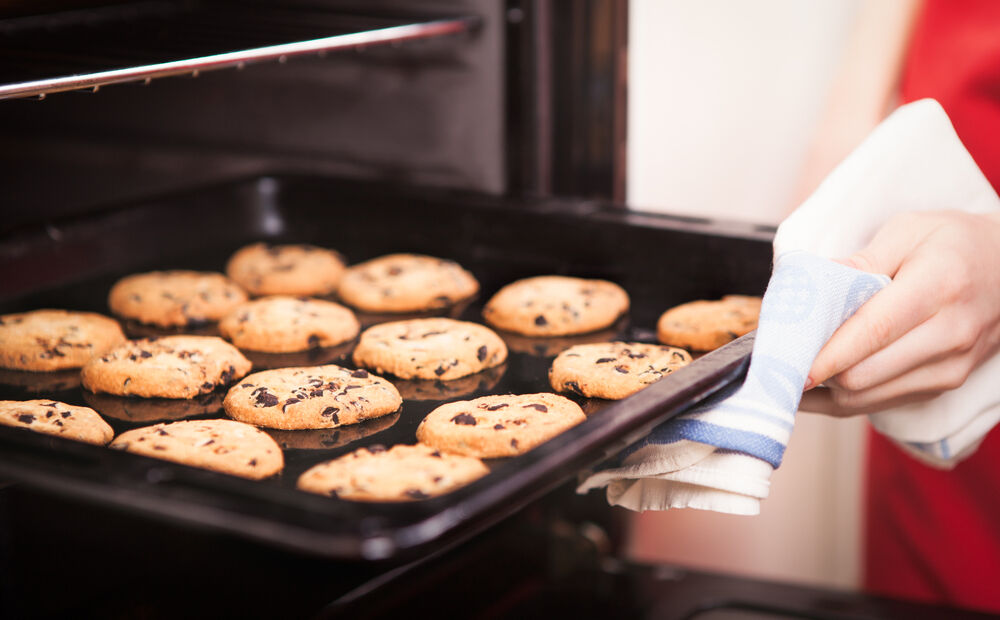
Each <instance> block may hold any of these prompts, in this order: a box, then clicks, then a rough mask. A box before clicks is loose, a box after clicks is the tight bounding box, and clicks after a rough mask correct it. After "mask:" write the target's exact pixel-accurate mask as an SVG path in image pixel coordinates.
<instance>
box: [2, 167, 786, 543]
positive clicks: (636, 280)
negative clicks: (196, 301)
mask: <svg viewBox="0 0 1000 620" xmlns="http://www.w3.org/2000/svg"><path fill="white" fill-rule="evenodd" d="M772 234H773V231H771V230H769V229H767V228H759V227H754V226H751V225H744V224H739V223H725V222H713V221H708V220H701V219H697V218H679V217H669V216H661V215H649V214H642V213H636V212H629V211H625V210H623V209H619V208H616V207H613V206H609V205H605V204H601V203H597V202H590V201H583V200H554V199H525V198H518V199H514V198H509V197H496V196H488V195H483V194H475V193H468V192H457V191H445V190H430V189H426V188H415V187H407V186H401V185H386V184H380V183H372V182H361V181H346V180H342V179H334V178H325V177H315V176H302V175H274V176H266V177H255V178H251V179H239V180H235V181H228V182H225V183H220V184H216V185H212V186H207V187H199V188H193V189H190V190H187V191H185V192H182V193H177V194H171V195H166V196H160V197H157V198H155V199H150V200H148V201H144V202H142V203H138V204H126V205H112V206H107V207H105V208H102V209H100V210H94V211H92V212H91V213H90V214H88V215H87V216H86V217H77V218H74V219H71V220H62V221H52V222H46V223H44V224H43V225H40V226H37V227H29V228H22V229H20V230H17V231H14V232H13V233H12V234H10V235H8V236H7V237H6V238H4V239H3V240H2V241H0V282H2V283H3V288H2V292H0V312H3V313H7V312H14V311H22V310H28V309H33V308H42V307H54V308H67V309H76V310H90V311H98V312H104V313H108V308H107V303H106V297H107V292H108V290H109V288H110V286H111V284H113V282H114V281H115V280H116V279H117V278H119V277H121V276H123V275H126V274H129V273H134V272H137V271H144V270H150V269H168V268H193V269H205V270H220V271H221V270H222V269H223V267H224V265H225V261H226V259H227V258H228V256H229V255H230V254H231V253H232V252H233V251H234V250H236V249H237V248H238V247H240V246H242V245H244V244H246V243H249V242H252V241H258V240H268V241H272V242H299V243H312V244H316V245H321V246H326V247H331V248H336V249H337V250H339V251H340V252H342V253H343V254H344V255H345V256H346V257H347V258H348V260H349V262H351V263H354V262H359V261H362V260H365V259H368V258H372V257H374V256H378V255H381V254H385V253H389V252H417V253H425V254H431V255H434V256H440V257H446V258H452V259H455V260H457V261H459V262H460V263H462V264H463V265H464V266H465V267H466V268H468V269H470V270H471V271H472V272H473V273H474V274H475V275H476V277H477V278H478V279H479V281H480V284H481V287H482V289H481V291H480V293H479V296H478V297H477V298H475V299H473V300H472V301H471V302H470V303H468V304H465V305H463V306H461V307H456V308H453V309H451V310H450V311H449V312H450V315H451V316H455V317H456V318H463V319H467V320H473V321H481V317H480V311H481V308H482V305H483V303H484V302H485V300H487V299H488V298H489V297H490V296H491V295H492V294H493V293H494V292H495V291H496V290H497V289H499V288H500V287H501V286H502V285H504V284H506V283H508V282H511V281H513V280H515V279H518V278H522V277H527V276H532V275H541V274H561V275H572V276H580V277H597V278H604V279H608V280H612V281H615V282H617V283H619V284H620V285H622V286H623V287H624V288H625V289H626V290H627V291H628V293H629V295H630V296H631V300H632V307H631V308H630V310H629V313H628V314H627V315H626V316H625V317H623V318H622V320H620V321H619V322H618V323H617V324H616V325H615V326H614V327H612V328H610V329H608V330H604V331H603V332H600V333H597V334H589V335H584V336H581V337H578V338H549V339H544V338H541V339H531V338H524V337H517V336H514V335H511V334H501V335H502V336H503V337H504V338H505V340H506V341H507V342H508V346H509V348H510V357H509V359H508V361H507V363H506V365H505V366H504V367H503V368H501V369H498V370H497V371H494V372H492V373H482V374H481V375H479V376H475V377H473V378H470V379H467V380H465V381H464V382H462V380H459V382H462V383H458V382H456V383H447V384H445V383H440V382H438V383H437V384H435V383H434V382H424V383H421V384H418V385H406V386H405V387H404V388H401V391H403V393H404V396H407V398H405V399H404V403H403V406H402V409H401V410H400V411H399V412H398V414H394V416H392V417H389V418H386V419H384V420H381V421H380V420H376V421H373V422H370V423H368V424H367V425H366V426H365V427H363V428H358V429H353V428H351V427H343V428H341V429H335V430H330V431H296V432H291V433H290V432H284V433H279V434H276V435H277V438H278V440H279V443H281V444H282V445H283V447H284V448H285V459H286V468H285V471H284V472H283V473H282V474H281V475H280V476H278V477H276V478H273V479H269V480H264V481H249V480H243V479H240V478H236V477H232V476H227V475H224V474H219V473H215V472H210V471H204V470H199V469H195V468H190V467H186V466H183V465H179V464H174V463H170V462H165V461H158V460H155V459H151V458H147V457H142V456H138V455H134V454H130V453H125V452H119V451H115V450H110V449H106V448H101V447H95V446H90V445H85V444H80V443H75V442H72V441H68V440H64V439H60V438H56V437H49V436H45V435H40V434H36V433H32V432H28V431H24V430H20V429H14V428H9V427H0V476H2V477H4V478H7V479H10V480H15V481H19V482H23V483H25V484H28V485H33V486H37V487H39V488H42V489H45V490H47V491H49V492H55V493H57V494H63V495H66V496H71V497H74V498H81V499H85V500H89V501H95V502H99V503H101V504H104V505H111V506H115V507H120V508H121V509H123V510H128V511H138V512H141V513H145V514H148V515H153V516H156V517H158V518H163V519H168V520H170V521H172V522H176V523H181V524H185V525H189V526H195V527H202V528H209V529H215V530H223V531H226V532H230V533H233V534H236V535H238V536H243V537H249V538H252V539H256V540H259V541H263V542H265V543H269V544H274V545H277V546H280V547H284V548H288V549H293V550H297V551H301V552H306V553H310V554H316V555H319V556H324V557H329V558H336V559H341V560H350V561H357V560H360V561H378V560H390V561H396V560H403V559H410V558H413V557H419V555H420V554H422V553H426V552H427V551H429V550H431V549H436V548H440V547H442V546H445V545H447V544H449V543H452V542H455V541H458V540H460V539H462V538H464V537H467V536H469V535H471V534H473V533H475V532H477V531H481V530H482V529H484V528H486V527H488V526H489V525H491V524H493V523H495V522H497V521H498V520H500V519H503V518H505V517H506V516H508V515H510V514H511V513H513V512H515V511H517V510H518V509H519V508H521V507H523V506H524V505H526V504H527V503H528V502H530V501H531V500H532V499H534V498H536V497H538V496H540V495H542V494H543V493H545V492H546V491H547V490H549V489H552V488H554V487H555V486H557V485H559V484H560V483H562V482H565V481H566V480H568V479H572V478H574V477H576V476H578V475H580V474H581V472H583V471H585V470H586V469H587V468H589V467H591V466H594V465H595V464H597V463H599V462H600V461H601V460H603V459H605V458H608V457H609V456H612V455H614V454H615V453H617V452H618V451H620V450H621V449H622V448H624V447H625V446H627V445H628V444H629V443H631V442H633V441H635V440H636V439H638V438H640V437H642V436H643V435H644V434H645V433H647V432H648V431H649V429H651V428H652V427H653V426H654V425H655V424H657V423H659V422H661V421H663V420H665V419H667V418H668V417H670V416H672V415H676V414H677V413H679V412H681V411H683V410H684V409H685V408H687V407H689V406H690V405H691V404H693V403H695V402H698V401H700V400H702V399H703V398H705V397H706V396H708V395H710V394H711V393H713V392H715V391H717V390H719V389H721V388H723V387H725V386H726V385H729V384H731V383H733V382H735V381H738V380H740V379H741V377H742V376H743V374H744V373H745V371H746V365H747V363H748V359H749V354H750V349H751V345H752V337H753V336H752V334H750V335H747V336H744V337H743V338H741V339H739V340H737V341H735V342H733V343H731V344H729V345H727V346H725V347H723V348H721V349H719V350H717V351H715V352H713V353H711V354H709V355H706V356H703V357H701V358H699V359H697V360H696V361H695V362H694V363H692V364H691V365H690V366H688V367H687V368H684V369H682V370H681V371H678V372H675V373H674V374H671V375H668V376H667V377H665V378H664V379H662V380H661V381H659V382H658V383H656V384H654V385H653V386H651V387H649V388H647V389H645V390H643V391H642V392H640V393H638V394H636V395H634V396H632V397H630V398H627V399H624V400H622V401H617V402H610V401H600V400H596V399H582V398H576V400H577V401H578V402H580V404H581V406H582V407H583V408H584V411H585V412H586V413H587V414H588V419H587V420H586V421H585V422H583V423H582V424H580V425H578V426H576V427H574V428H572V429H570V430H568V431H566V432H565V433H563V434H561V435H559V436H558V437H556V438H554V439H552V440H551V441H549V442H547V443H545V444H543V445H541V446H539V447H538V448H536V449H534V450H532V451H531V452H528V453H527V454H525V455H522V456H518V457H515V458H510V459H497V460H493V461H490V462H489V463H488V465H489V466H490V469H491V472H490V474H489V475H488V476H486V477H484V478H482V479H480V480H479V481H477V482H475V483H473V484H471V485H468V486H467V487H464V488H462V489H459V490H457V491H455V492H453V493H450V494H448V495H445V496H442V497H437V498H432V499H429V500H424V501H419V502H408V503H388V504H372V503H358V502H351V501H346V500H342V499H334V498H326V497H321V496H318V495H312V494H307V493H304V492H300V491H298V490H296V489H295V481H296V478H297V477H298V475H299V474H300V473H301V472H303V471H304V470H305V469H307V468H309V467H311V466H312V465H314V464H316V463H319V462H321V461H324V460H328V459H331V458H336V457H337V456H340V455H342V454H344V453H347V452H349V451H351V450H354V449H356V448H359V447H363V446H368V445H372V444H383V445H392V444H396V443H414V442H415V441H416V439H415V435H414V433H415V430H416V427H417V424H418V423H419V422H420V420H421V419H422V418H423V417H424V416H425V415H426V414H427V413H428V412H430V411H431V410H432V409H434V408H435V407H436V406H438V405H439V404H441V403H443V402H448V401H451V400H456V399H460V398H469V397H475V396H481V395H484V394H491V393H530V392H539V391H551V388H550V387H549V386H548V379H547V370H548V367H549V365H550V364H551V361H552V359H553V357H554V356H555V355H556V354H557V353H558V352H559V351H560V350H562V349H564V348H566V347H568V346H570V345H572V344H575V343H578V342H592V341H600V340H612V339H628V340H636V341H644V342H655V326H656V319H657V317H658V316H659V314H660V313H662V311H663V310H665V309H666V308H668V307H671V306H673V305H676V304H679V303H682V302H685V301H689V300H692V299H699V298H717V297H720V296H721V295H724V294H731V293H736V294H758V295H759V294H761V293H762V292H763V290H764V287H765V285H766V282H767V278H768V275H769V273H770V257H771V250H770V239H771V236H772ZM386 318H387V317H371V316H367V317H366V316H362V321H363V323H371V322H375V321H379V320H385V319H386ZM201 329H202V331H206V332H208V333H211V331H212V329H213V328H212V326H206V327H204V328H201ZM126 330H127V331H130V332H131V333H134V334H139V333H142V331H143V330H142V328H141V327H140V326H136V325H126ZM349 353H350V346H347V347H340V348H338V349H334V350H321V351H315V352H311V353H306V354H303V355H301V356H298V357H295V356H292V357H291V358H289V357H279V358H269V357H268V356H264V358H263V359H261V358H260V357H258V358H257V359H254V361H255V365H256V367H257V368H256V369H260V367H262V365H265V366H268V365H283V364H291V363H321V362H335V363H342V364H344V365H346V366H351V363H350V357H349ZM251 358H252V359H253V357H252V356H251ZM390 380H393V381H394V382H396V381H395V380H394V379H392V378H391V377H390ZM403 383H406V382H403ZM0 398H5V399H9V398H13V399H26V398H54V399H58V400H63V401H65V402H68V403H71V404H81V405H89V406H93V407H94V408H95V409H97V410H98V411H101V412H102V413H104V414H105V417H106V419H107V420H108V421H109V423H111V424H112V426H113V427H114V429H115V431H116V433H117V432H122V431H123V430H127V429H129V428H135V427H137V426H142V425H144V424H150V423H153V421H154V420H158V419H163V418H164V417H167V418H170V417H173V418H180V417H185V418H190V417H195V418H198V417H202V418H204V417H220V416H222V415H223V414H222V413H221V412H220V411H219V410H218V402H219V400H221V399H220V394H215V395H210V396H207V397H204V398H203V399H201V400H199V401H196V402H194V403H172V402H169V401H168V402H154V403H149V404H147V403H144V402H142V401H141V399H114V398H111V397H105V399H104V400H103V401H102V400H101V399H95V398H94V396H93V395H91V394H85V393H84V391H83V390H82V389H81V388H80V387H79V385H78V381H77V380H76V373H73V372H67V373H56V374H51V373H16V372H9V371H8V372H5V373H3V374H2V375H0ZM108 398H110V399H111V401H110V402H108V400H107V399H108ZM144 405H145V406H144Z"/></svg>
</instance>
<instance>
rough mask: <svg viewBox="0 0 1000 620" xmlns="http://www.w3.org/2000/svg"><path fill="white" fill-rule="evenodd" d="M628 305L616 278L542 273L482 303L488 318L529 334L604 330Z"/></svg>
mask: <svg viewBox="0 0 1000 620" xmlns="http://www.w3.org/2000/svg"><path fill="white" fill-rule="evenodd" d="M628 307H629V298H628V294H627V293H626V292H625V290H624V289H622V287H620V286H618V285H617V284H615V283H613V282H608V281H607V280H584V279H582V278H569V277H564V276H538V277H535V278H527V279H524V280H518V281H517V282H512V283H510V284H508V285H507V286H505V287H503V288H502V289H500V290H499V291H497V293H496V295H494V296H493V297H492V298H491V299H490V300H489V302H487V303H486V307H484V308H483V318H485V319H486V322H487V323H489V324H490V325H492V326H494V327H497V328H500V329H504V330H508V331H512V332H516V333H518V334H524V335H526V336H566V335H570V334H585V333H587V332H592V331H596V330H598V329H604V328H605V327H608V326H609V325H611V324H612V323H614V322H615V320H616V319H617V318H618V317H620V316H621V315H622V314H624V313H625V312H626V311H627V310H628Z"/></svg>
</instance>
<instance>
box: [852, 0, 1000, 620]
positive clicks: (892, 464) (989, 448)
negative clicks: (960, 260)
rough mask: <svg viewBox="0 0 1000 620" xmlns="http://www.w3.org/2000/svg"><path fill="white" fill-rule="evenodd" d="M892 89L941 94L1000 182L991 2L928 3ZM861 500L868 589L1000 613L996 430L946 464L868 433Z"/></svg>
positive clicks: (914, 95) (999, 14) (998, 41)
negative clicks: (931, 463)
mask: <svg viewBox="0 0 1000 620" xmlns="http://www.w3.org/2000/svg"><path fill="white" fill-rule="evenodd" d="M901 89H902V98H903V100H904V101H905V102H909V101H914V100H916V99H922V98H925V97H933V98H935V99H937V100H938V101H940V102H941V105H942V106H944V109H945V110H946V111H947V112H948V115H949V116H950V117H951V122H952V123H953V124H954V126H955V130H956V131H957V132H958V135H959V137H960V138H961V139H962V142H963V143H964V144H965V146H966V148H968V150H969V152H970V153H971V154H972V157H973V159H975V160H976V163H977V164H979V167H980V168H981V169H982V171H983V172H984V173H985V174H986V177H987V178H988V179H989V180H990V183H992V184H993V187H994V188H995V189H996V188H1000V1H997V0H927V2H926V5H925V6H924V9H923V12H922V14H921V16H920V17H919V18H918V21H917V23H916V25H915V30H914V33H913V39H912V43H911V47H910V50H909V53H908V56H907V59H906V65H905V68H904V71H903V80H902V84H901ZM998 380H1000V378H998ZM866 501H867V507H866V508H867V511H866V517H865V535H866V541H865V556H866V557H865V585H866V587H867V588H868V589H869V590H871V591H873V592H876V593H879V594H887V595H890V596H896V597H903V598H912V599H918V600H923V601H933V602H937V603H945V604H949V605H954V606H959V607H971V608H976V609H984V610H991V611H994V612H1000V431H998V430H997V429H993V431H992V432H990V434H989V435H988V436H987V438H986V440H985V441H984V442H983V444H982V445H981V446H980V447H979V449H978V450H977V451H976V453H975V454H974V455H973V456H971V457H969V458H968V459H966V460H965V461H962V462H961V463H960V464H959V465H958V466H957V467H955V469H954V470H952V471H940V470H936V469H933V468H930V467H928V466H926V465H923V464H921V463H919V462H918V461H916V460H915V459H913V458H912V457H910V456H908V455H906V454H904V453H903V452H902V451H901V450H900V449H899V448H897V447H896V446H895V445H894V444H892V442H890V441H888V440H887V439H885V438H883V437H882V436H880V435H878V434H877V433H874V432H872V433H871V441H870V443H869V467H868V484H867V490H866Z"/></svg>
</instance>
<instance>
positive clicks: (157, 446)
mask: <svg viewBox="0 0 1000 620" xmlns="http://www.w3.org/2000/svg"><path fill="white" fill-rule="evenodd" d="M153 449H154V450H166V449H167V447H166V446H161V445H158V444H156V445H153Z"/></svg>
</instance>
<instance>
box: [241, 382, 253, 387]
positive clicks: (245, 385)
mask: <svg viewBox="0 0 1000 620" xmlns="http://www.w3.org/2000/svg"><path fill="white" fill-rule="evenodd" d="M240 387H241V388H251V387H253V383H241V384H240Z"/></svg>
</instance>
